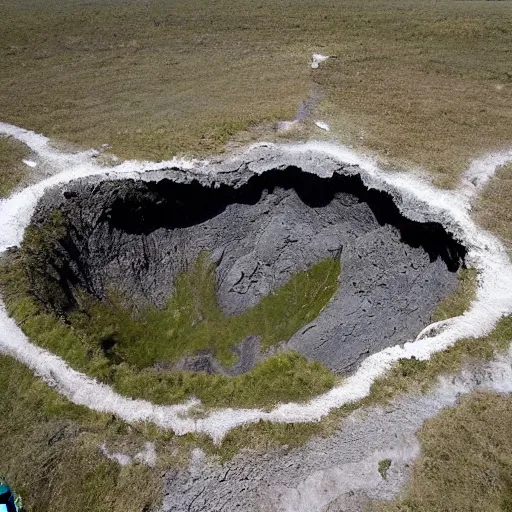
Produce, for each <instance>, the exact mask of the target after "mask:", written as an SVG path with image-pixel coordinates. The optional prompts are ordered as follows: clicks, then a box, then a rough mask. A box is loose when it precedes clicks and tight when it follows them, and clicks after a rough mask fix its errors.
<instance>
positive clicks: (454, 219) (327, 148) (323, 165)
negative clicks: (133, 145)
mask: <svg viewBox="0 0 512 512" xmlns="http://www.w3.org/2000/svg"><path fill="white" fill-rule="evenodd" d="M0 134H3V135H7V136H11V137H13V138H14V139H16V140H18V141H20V142H23V143H25V144H26V145H27V146H28V147H29V148H30V149H31V151H32V152H33V153H34V154H35V155H36V156H35V157H34V161H35V162H36V163H44V165H46V166H49V167H51V168H52V169H54V170H55V171H56V174H54V175H53V176H51V177H50V178H48V179H46V180H43V181H41V182H39V183H37V184H35V185H32V186H29V187H27V188H25V189H23V190H21V191H20V192H18V193H15V194H14V195H12V196H11V197H9V198H7V199H6V200H3V201H1V202H0V253H1V252H3V251H5V250H6V249H7V248H8V247H11V246H18V245H19V244H20V242H21V240H22V237H23V232H24V230H25V228H26V226H27V225H28V223H29V222H30V217H31V215H32V213H33V211H34V208H35V205H36V203H37V200H38V199H39V198H40V197H41V196H42V194H43V193H44V191H45V190H46V189H47V188H49V187H51V186H54V185H58V184H62V183H67V182H69V181H72V180H75V179H79V178H85V177H89V176H96V178H95V179H120V178H125V177H133V178H135V179H160V178H161V177H163V176H164V175H165V172H166V170H169V169H180V170H184V171H187V172H195V173H206V172H209V173H217V172H229V169H233V168H236V167H239V166H241V165H246V166H247V167H248V168H249V169H250V170H251V171H253V172H258V173H261V172H265V171H266V170H269V169H279V168H281V167H282V166H283V165H285V164H286V165H294V166H297V167H299V168H302V169H303V170H305V171H307V172H312V173H315V174H318V175H319V176H324V177H326V176H329V175H330V174H332V172H333V170H334V169H339V170H341V171H342V172H344V173H347V174H354V173H358V174H360V175H361V178H362V180H363V182H364V184H365V185H366V186H367V187H369V188H375V189H379V190H384V191H387V192H388V193H390V194H391V195H392V196H393V197H394V199H395V201H396V203H397V205H398V207H399V208H400V210H401V212H402V213H403V214H404V215H405V216H406V217H408V218H410V219H412V220H416V221H419V222H427V221H433V222H440V223H441V224H443V225H444V227H445V228H446V229H447V231H449V232H451V233H452V234H453V235H454V236H455V238H457V239H458V240H459V241H460V242H461V243H463V244H464V245H465V246H466V247H467V249H468V254H467V260H468V263H469V264H470V265H471V266H473V267H475V268H477V269H479V271H480V272H479V286H478V290H477V297H476V299H475V301H474V302H473V303H472V304H471V306H470V308H469V310H468V311H466V312H465V313H464V314H463V315H462V316H459V317H456V318H453V319H450V320H449V321H447V322H444V323H443V324H442V325H437V326H436V327H437V328H436V329H428V328H427V329H425V330H423V331H422V332H421V333H420V334H419V335H418V337H417V339H416V340H415V341H414V342H410V343H406V344H405V345H403V346H394V347H390V348H387V349H385V350H383V351H381V352H379V353H376V354H374V355H372V356H370V357H368V358H367V359H366V360H365V361H364V362H363V363H362V364H361V366H360V368H359V369H358V371H357V372H356V373H355V374H354V375H352V376H350V377H349V378H347V379H346V380H345V381H344V383H343V385H340V386H338V387H335V388H333V389H332V390H330V391H329V392H327V393H325V394H323V395H321V396H318V397H316V398H314V399H313V400H311V401H309V402H307V403H304V404H294V403H289V404H282V405H279V406H277V407H275V408H274V409H273V410H271V411H269V412H265V411H261V410H258V409H217V410H214V411H212V412H211V413H209V414H208V416H206V417H205V418H201V419H192V418H187V417H186V416H185V414H186V411H187V410H188V408H189V407H190V405H191V404H192V403H195V402H193V401H190V402H188V403H185V404H182V405H174V406H156V405H154V404H151V403H149V402H147V401H143V400H132V399H130V398H127V397H123V396H121V395H119V394H117V393H115V392H114V391H113V390H112V389H110V388H109V387H108V386H106V385H103V384H100V383H98V382H97V381H95V380H93V379H91V378H89V377H87V376H85V375H83V374H81V373H79V372H77V371H75V370H73V369H72V368H70V367H69V365H67V364H66V363H65V362H64V361H63V360H62V359H60V358H59V357H57V356H55V355H53V354H51V353H49V352H48V351H46V350H43V349H41V348H39V347H36V346H35V345H33V344H32V343H31V342H30V341H29V340H28V339H27V338H26V336H25V335H24V334H23V333H22V331H21V330H20V328H19V327H18V326H17V325H16V323H15V322H14V321H13V320H12V319H11V318H9V316H8V314H7V312H6V310H5V306H4V304H3V303H2V302H1V301H0V351H1V352H3V353H5V354H9V355H12V356H14V357H16V358H17V359H18V360H20V361H22V362H23V363H24V364H26V365H27V366H29V367H30V368H32V370H33V371H34V373H36V374H37V375H38V376H40V377H41V378H43V379H44V380H45V381H46V382H48V384H50V385H52V386H54V387H55V388H56V389H57V390H58V391H59V392H60V393H62V394H63V395H65V396H66V397H68V398H69V399H70V400H71V401H73V402H74V403H76V404H80V405H84V406H87V407H89V408H90V409H93V410H96V411H101V412H109V413H111V414H115V415H117V416H118V417H120V418H122V419H124V420H125V421H127V422H137V421H149V422H153V423H155V424H156V425H158V426H160V427H163V428H167V429H172V430H173V431H175V432H176V433H177V434H185V433H188V432H200V433H205V434H208V435H209V436H211V437H212V438H213V440H214V441H216V442H218V441H220V440H221V439H222V438H223V436H224V435H225V434H226V433H227V432H228V431H229V430H230V429H232V428H234V427H236V426H239V425H243V424H247V423H253V422H257V421H259V420H260V419H262V420H267V421H272V422H281V423H292V422H309V421H315V420H318V419H320V418H322V417H323V416H325V415H326V414H327V413H328V412H329V411H330V410H332V409H333V408H337V407H340V406H342V405H344V404H346V403H348V402H353V401H357V400H359V399H361V398H364V397H365V396H366V395H368V393H369V391H370V386H371V384H372V382H373V381H374V380H375V379H376V378H377V377H379V376H381V375H382V374H383V373H385V371H386V370H387V369H389V368H390V367H391V366H392V364H393V363H394V362H396V361H397V360H398V359H400V358H411V357H413V356H414V357H416V358H418V359H427V358H429V357H430V356H431V355H432V354H434V353H436V352H439V351H441V350H444V349H446V348H447V347H449V346H451V345H453V344H454V343H455V342H456V341H457V340H459V339H462V338H472V337H479V336H483V335H485V334H487V333H488V332H490V331H491V330H492V328H493V327H494V326H495V324H496V323H497V321H498V320H499V319H500V318H501V317H502V316H503V315H505V314H510V313H512V265H511V264H510V262H509V258H508V255H507V253H506V250H505V248H504V247H503V245H502V244H501V243H500V241H499V240H498V239H497V238H496V237H494V236H492V235H491V234H489V233H487V232H485V231H483V230H482V229H480V228H478V227H477V226H476V225H475V224H474V222H473V221H472V220H471V218H470V215H469V213H470V209H471V202H472V201H473V200H474V199H475V197H477V194H478V192H479V190H480V189H481V187H482V186H483V185H484V184H485V182H486V181H487V180H488V179H489V178H490V176H492V174H493V173H494V171H495V170H496V168H497V167H499V166H500V165H503V164H504V163H506V162H508V161H512V151H509V152H503V153H499V154H496V155H489V156H487V157H485V158H483V159H480V160H478V161H476V162H475V163H474V164H473V165H472V166H471V168H470V170H469V171H468V174H467V175H466V177H465V178H464V179H463V181H462V184H461V186H460V188H459V189H458V190H456V191H446V190H439V189H436V188H435V187H433V186H432V185H430V184H429V183H427V182H424V181H421V180H419V179H418V178H415V177H414V176H412V175H408V174H405V173H388V172H384V171H382V170H380V169H379V168H378V167H377V166H376V165H375V164H374V163H373V162H371V161H369V160H367V159H365V158H363V157H361V156H359V155H357V154H355V153H354V152H352V151H350V150H349V149H346V148H343V147H340V146H335V145H332V144H327V143H317V142H310V143H306V144H290V145H274V144H263V143H262V144H256V145H253V146H251V147H250V148H248V149H247V150H246V151H245V152H243V153H239V154H237V155H234V156H231V157H229V158H227V159H226V160H224V161H222V162H221V163H218V162H216V163H213V164H211V163H208V162H199V161H195V162H194V161H185V160H177V159H174V160H171V161H168V162H160V163H151V162H136V161H126V162H123V163H121V164H119V165H117V166H115V167H105V166H103V165H101V164H100V163H99V162H98V161H97V159H96V156H97V153H96V152H95V151H93V150H91V151H83V152H76V153H65V152H61V151H58V150H57V149H54V148H53V147H52V146H51V145H50V141H49V139H48V138H46V137H44V136H43V135H39V134H36V133H34V132H30V131H28V130H24V129H22V128H18V127H15V126H12V125H8V124H5V123H0Z"/></svg>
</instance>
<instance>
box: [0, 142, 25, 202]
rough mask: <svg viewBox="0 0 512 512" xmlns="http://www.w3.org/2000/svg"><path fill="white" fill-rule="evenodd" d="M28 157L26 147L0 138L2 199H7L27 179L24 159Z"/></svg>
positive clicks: (0, 187)
mask: <svg viewBox="0 0 512 512" xmlns="http://www.w3.org/2000/svg"><path fill="white" fill-rule="evenodd" d="M27 155H28V149H27V148H26V146H25V145H23V144H21V143H20V142H17V141H15V140H13V139H10V138H6V137H2V136H0V199H1V198H2V197H7V196H8V195H9V194H10V193H11V192H12V191H13V190H14V189H15V188H16V187H17V186H18V185H19V184H20V183H21V182H22V181H23V179H24V178H25V176H26V168H25V167H24V164H23V163H22V159H23V158H25V157H26V156H27Z"/></svg>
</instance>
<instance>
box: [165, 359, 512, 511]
mask: <svg viewBox="0 0 512 512" xmlns="http://www.w3.org/2000/svg"><path fill="white" fill-rule="evenodd" d="M511 365H512V355H511V354H510V353H509V354H507V355H506V356H504V357H502V358H500V359H496V360H495V361H493V362H492V363H490V364H488V365H486V366H485V367H483V368H480V369H478V370H473V371H466V372H463V373H462V374H460V375H459V376H457V377H454V378H445V379H443V380H441V381H440V382H439V384H438V385H437V386H436V387H435V389H434V390H433V391H431V392H429V393H427V394H424V395H409V396H405V397H401V398H398V399H396V400H394V401H393V402H392V403H391V404H390V405H389V406H387V407H385V408H381V407H376V408H371V409H369V410H365V411H356V412H355V413H353V414H352V415H350V416H349V417H348V418H346V419H345V420H343V421H342V423H341V426H340V429H339V431H338V432H337V433H336V434H334V435H333V436H331V437H329V438H326V439H315V440H312V441H311V442H309V443H308V444H307V445H306V446H304V447H301V448H297V449H294V450H290V451H287V450H286V449H281V450H279V451H274V452H271V453H266V454H254V453H248V452H246V453H241V454H239V455H237V456H236V457H235V458H234V459H232V460H231V461H229V462H227V463H225V464H223V465H221V464H218V463H216V462H215V460H212V459H209V458H207V457H206V456H205V455H204V453H202V452H201V451H200V450H196V451H195V452H194V453H193V455H192V457H191V459H190V462H189V468H188V469H187V470H186V471H176V470H173V471H169V472H168V473H167V475H166V479H165V485H164V492H165V498H164V503H163V507H162V510H163V511H164V512H174V511H176V512H177V511H181V510H189V511H194V512H199V511H209V512H214V511H224V512H227V511H232V510H244V511H249V510H251V511H252V510H254V511H260V512H271V511H272V512H274V511H281V512H320V511H331V512H334V511H336V512H340V511H343V512H359V511H361V510H364V504H365V502H366V503H367V502H369V501H371V500H388V499H391V498H393V497H395V496H396V495H397V494H398V493H399V491H400V490H401V489H402V488H403V485H404V484H405V483H406V481H407V480H408V478H409V476H410V473H411V467H412V463H413V461H414V459H415V458H416V457H417V456H418V455H419V453H420V444H419V442H418V439H417V438H416V432H417V431H418V430H419V429H420V428H421V426H422V425H423V423H424V422H425V421H426V420H427V419H429V418H431V417H433V416H435V415H437V414H438V413H439V412H440V411H441V410H442V409H444V408H446V407H451V406H453V405H455V404H456V402H457V400H458V398H459V397H460V396H462V395H464V394H467V393H470V392H471V391H474V390H481V391H484V390H489V391H497V392H505V393H508V392H511V391H512V366H511ZM386 459H388V460H389V461H390V462H391V465H390V467H389V469H388V471H387V473H386V475H385V476H386V478H383V476H382V475H381V473H380V472H379V462H380V461H383V460H386Z"/></svg>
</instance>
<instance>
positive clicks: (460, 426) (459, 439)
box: [375, 393, 512, 512]
mask: <svg viewBox="0 0 512 512" xmlns="http://www.w3.org/2000/svg"><path fill="white" fill-rule="evenodd" d="M511 422H512V397H510V396H503V395H497V394H492V393H475V394H473V395H471V396H468V397H465V398H464V399H463V400H462V401H461V403H460V404H459V405H458V406H457V407H455V408H451V409H447V410H445V411H443V412H442V413H441V414H440V415H439V416H437V417H435V418H433V419H431V420H429V421H428V422H427V423H426V424H425V426H424V427H423V428H422V430H421V431H420V433H419V438H420V440H421V443H422V450H423V453H422V456H421V458H420V459H419V460H418V461H417V462H416V464H415V466H414V470H413V479H412V482H411V484H410V486H409V488H408V489H407V491H406V494H405V496H404V497H403V498H402V499H401V500H398V501H397V502H395V503H392V504H382V505H381V506H377V507H375V508H376V509H377V510H379V511H381V512H413V511H414V512H423V511H424V512H441V511H442V512H448V511H449V512H482V511H486V512H487V511H488V512H491V511H507V510H511V507H512V477H511V474H512V436H511V435H510V424H511Z"/></svg>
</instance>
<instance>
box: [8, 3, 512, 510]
mask: <svg viewBox="0 0 512 512" xmlns="http://www.w3.org/2000/svg"><path fill="white" fill-rule="evenodd" d="M0 13H1V16H0V120H1V121H5V122H10V123H14V124H17V125H20V126H23V127H25V128H30V129H34V130H38V131H41V132H43V133H45V134H46V135H49V136H51V137H54V138H56V139H57V140H61V141H64V142H71V143H74V144H77V145H80V146H84V147H91V146H95V147H98V146H100V145H102V144H104V143H108V144H111V145H112V153H114V154H117V155H118V156H120V157H122V158H132V157H136V158H148V159H163V158H168V157H171V156H173V155H176V154H188V155H205V154H210V153H212V152H221V151H223V150H224V149H225V148H226V145H228V147H230V148H231V147H236V145H238V144H243V143H246V142H249V141H251V140H256V139H261V138H266V139H276V140H279V139H281V138H283V136H281V135H278V134H276V133H275V131H274V130H273V126H274V123H275V122H276V121H278V120H281V119H292V118H293V117H294V116H295V113H296V111H297V108H298V106H299V104H300V102H301V101H303V100H304V99H306V98H308V97H311V96H313V97H314V98H316V103H315V105H314V107H313V113H312V117H311V118H310V119H309V120H307V121H306V122H305V123H304V124H303V125H302V126H300V127H299V128H298V129H297V130H296V131H295V132H293V133H290V134H287V135H286V138H297V139H299V140H301V139H305V138H308V137H315V138H321V137H327V138H328V139H329V140H334V141H337V142H341V143H344V144H348V145H351V146H353V147H354V148H356V149H358V150H361V151H364V152H367V153H370V154H373V155H376V156H377V157H378V158H379V159H380V161H381V162H382V164H383V165H385V166H387V167H390V168H396V167H399V168H419V169H424V170H425V171H426V172H428V173H429V174H430V175H431V176H432V177H433V179H434V180H435V181H436V183H438V184H440V185H442V186H453V185H454V184H455V183H456V181H457V179H458V177H459V176H460V172H461V171H462V170H463V169H464V168H465V167H466V166H467V164H468V162H469V161H470V160H471V159H472V158H473V157H475V156H478V155H480V154H482V153H485V152H488V151H493V150H497V149H500V148H504V147H510V146H512V65H511V62H512V3H511V2H510V1H508V0H505V1H471V0H469V1H456V0H440V1H436V2H425V1H421V0H340V1H336V2H335V1H333V0H315V1H314V2H313V0H283V1H280V2H271V1H270V0H253V1H249V0H237V1H233V0H213V1H208V2H206V1H199V0H175V1H173V2H170V1H163V0H158V1H148V2H136V1H130V0H106V1H103V2H100V1H97V0H91V1H89V2H79V1H76V0H69V1H67V2H64V0H44V1H43V0H2V1H1V3H0ZM316 51H318V52H321V53H325V54H328V55H332V56H336V58H332V59H330V60H328V61H327V62H325V63H323V64H322V65H321V67H320V68H319V69H318V70H311V69H310V68H309V67H308V59H309V58H310V56H311V54H312V53H313V52H316ZM314 119H323V120H325V121H327V122H328V123H329V124H330V126H331V129H332V131H331V132H330V133H329V134H324V133H323V132H321V131H319V130H317V129H316V128H315V126H314V125H313V123H312V121H313V120H314ZM25 155H26V152H25V149H24V148H23V146H20V145H18V144H15V143H14V142H13V141H10V140H5V139H1V138H0V196H1V195H4V194H6V193H8V191H9V190H10V189H11V188H12V187H14V186H16V185H17V184H18V183H19V181H20V180H22V179H23V175H24V173H25V172H26V169H24V167H23V166H22V165H20V160H21V159H22V158H24V157H25ZM511 170H512V167H511V166H508V167H505V168H503V169H502V170H501V171H500V172H499V173H498V175H497V177H496V178H495V179H494V180H493V181H492V182H491V184H490V186H489V187H488V189H487V190H486V191H485V193H484V195H483V198H482V199H481V201H480V202H479V204H478V205H477V206H476V208H475V218H476V219H477V221H478V222H480V223H481V224H482V225H483V226H484V227H486V228H488V229H491V230H492V231H493V232H495V233H496V234H498V235H499V236H500V237H501V238H502V239H503V240H504V241H505V243H506V244H507V245H508V246H509V247H510V246H511V245H510V244H511V243H512V232H511V225H512V224H511V220H512V219H511V217H510V216H511V213H510V211H511V209H510V206H511V201H512V180H511V179H510V172H511ZM507 332H508V331H507ZM501 341H503V340H501ZM455 352H456V354H457V351H455ZM476 352H478V350H477V351H476ZM483 352H485V350H483ZM457 357H459V356H457ZM439 361H440V363H439V364H441V365H445V366H443V368H446V369H447V370H449V369H451V368H452V366H451V365H452V361H451V360H447V359H446V358H443V357H442V358H441V359H439V360H438V362H439ZM434 364H437V363H434ZM431 368H433V367H432V366H431V367H429V368H427V374H428V372H429V371H430V369H431ZM434 370H435V369H434ZM434 370H432V374H436V371H437V370H435V371H434ZM409 371H410V369H402V370H401V373H400V372H399V374H398V376H399V377H400V379H395V381H394V382H393V383H392V384H393V385H394V388H393V389H398V388H400V386H402V385H403V381H405V380H411V376H410V375H409V374H408V372H409ZM418 381H419V382H420V383H422V382H423V381H422V377H421V378H418ZM0 383H1V384H2V390H3V399H2V402H1V404H0V412H1V414H0V433H1V434H2V439H3V440H4V446H6V447H7V448H6V451H5V454H4V457H3V458H2V460H1V461H0V471H1V472H4V473H6V474H7V475H8V476H9V479H10V480H11V481H12V482H14V484H15V485H16V487H17V488H18V489H19V490H20V491H21V492H22V494H23V495H24V496H26V497H27V504H28V505H29V510H33V511H47V510H50V509H51V510H71V509H73V510H76V511H77V512H78V511H80V510H84V511H85V510H105V511H106V510H108V511H116V510H123V511H125V510H126V511H130V510H133V511H134V512H135V511H139V512H140V510H141V509H142V508H144V507H146V508H144V510H150V507H151V505H152V504H155V503H157V502H158V497H159V486H158V478H159V476H158V475H159V473H158V472H159V471H160V470H161V467H162V466H159V467H158V468H157V469H156V470H154V471H150V470H149V469H148V468H145V467H142V466H140V465H138V466H135V467H132V468H128V469H127V468H119V467H118V466H117V465H116V464H115V463H113V462H111V461H105V460H104V459H103V458H102V457H101V456H100V455H99V452H98V450H97V446H98V444H99V443H100V442H101V441H102V440H104V439H108V440H109V441H110V442H112V443H114V445H115V443H118V444H119V445H121V446H124V447H125V446H126V445H127V444H128V445H130V443H132V444H133V443H138V442H139V440H140V439H142V438H145V439H153V438H154V439H157V443H161V444H160V445H158V446H157V448H160V449H161V454H162V461H161V462H160V464H162V465H163V464H166V463H167V464H171V463H175V464H177V463H179V462H180V458H179V456H176V455H175V453H176V452H175V451H172V450H174V449H175V448H176V447H177V446H179V445H180V443H181V441H180V442H178V441H177V440H176V439H173V438H172V436H170V435H169V438H162V437H161V436H162V434H161V433H158V434H155V433H154V432H151V431H147V430H146V429H145V428H143V427H140V429H139V427H135V428H131V427H128V426H127V425H124V424H122V423H121V422H119V421H117V420H115V419H113V418H108V417H106V416H101V415H95V414H93V413H90V412H88V411H85V410H83V409H82V408H77V407H75V406H72V405H71V404H69V403H68V402H66V401H65V400H63V399H61V398H60V397H58V396H57V395H56V394H55V392H53V391H52V390H49V389H48V388H46V386H44V385H43V384H42V383H40V382H39V381H37V380H36V379H35V378H34V377H33V376H32V375H31V374H30V372H29V371H28V370H27V369H26V368H24V367H23V366H22V365H21V364H19V363H17V362H15V361H12V360H11V359H9V358H5V357H2V358H0ZM397 383H398V384H397ZM392 387H393V386H392ZM382 389H383V390H384V392H387V388H386V387H385V386H384V387H383V388H382ZM510 404H511V402H510V398H507V397H500V396H497V395H477V396H473V397H470V398H468V399H467V400H464V402H463V403H462V404H461V405H460V406H459V407H457V408H455V409H453V410H450V411H447V412H446V413H443V414H442V415H441V416H440V417H439V418H436V419H433V420H432V421H431V422H429V423H428V424H427V425H426V427H425V429H424V430H423V432H422V433H421V439H422V442H423V447H424V455H423V457H422V458H421V459H420V460H418V462H417V464H416V467H415V470H414V478H413V481H412V482H411V485H410V488H409V489H407V490H406V494H405V496H404V498H403V499H400V500H398V501H397V502H396V503H393V504H391V505H390V506H391V507H392V509H393V510H402V511H413V510H414V511H419V510H425V511H434V510H439V511H442V510H444V511H448V510H449V511H457V510H461V511H462V510H464V511H467V510H475V511H476V510H478V511H482V510H509V509H511V505H510V503H511V499H510V495H511V491H510V489H511V484H510V476H509V475H510V466H511V463H510V460H511V455H512V448H511V446H510V439H509V437H510V436H508V430H507V428H508V425H509V424H510V417H511V405H510ZM334 423H335V422H334ZM267 428H268V429H270V430H271V433H270V434H269V432H266V437H265V439H267V438H268V437H269V436H270V437H271V438H272V439H273V440H274V441H275V442H283V443H284V442H288V441H289V438H290V436H292V437H296V438H297V442H300V441H301V440H305V439H307V438H308V437H309V436H310V435H311V433H315V432H317V433H318V432H320V433H321V432H322V431H321V430H315V429H314V428H312V427H310V426H299V427H294V426H289V427H286V428H284V427H283V428H281V427H275V428H274V427H271V426H267ZM322 428H324V430H325V432H324V433H328V432H329V429H330V428H333V422H332V419H331V420H330V424H329V428H327V427H326V426H325V425H324V426H323V427H322ZM251 435H252V431H249V432H247V431H245V432H244V431H242V432H238V433H237V432H236V431H235V432H234V433H233V434H232V436H231V437H230V438H229V436H228V442H231V447H228V450H231V452H232V451H236V450H237V449H239V448H240V447H241V446H244V443H246V442H247V438H248V437H250V436H251ZM242 438H244V439H243V441H244V442H242ZM255 438H256V441H255V442H256V444H258V443H263V444H264V442H265V441H262V437H261V435H259V434H257V433H256V434H255ZM134 439H136V440H134ZM192 441H196V440H192ZM140 482H144V483H145V485H146V487H145V489H146V490H145V492H144V493H139V494H137V496H136V499H129V500H127V499H126V497H127V496H132V497H133V493H131V489H132V486H133V485H138V484H139V483H140ZM70 496H72V497H73V502H70ZM70 507H71V508H70Z"/></svg>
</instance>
